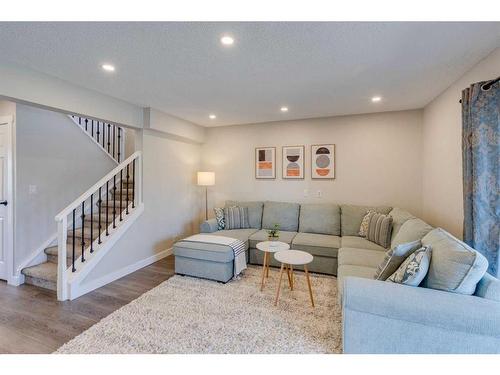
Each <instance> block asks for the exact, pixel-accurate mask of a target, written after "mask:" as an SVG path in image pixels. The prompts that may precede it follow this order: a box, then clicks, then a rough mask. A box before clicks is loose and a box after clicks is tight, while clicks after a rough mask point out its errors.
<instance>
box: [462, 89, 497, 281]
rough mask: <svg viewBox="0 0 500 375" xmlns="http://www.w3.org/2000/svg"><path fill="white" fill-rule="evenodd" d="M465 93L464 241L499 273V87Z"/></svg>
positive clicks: (463, 146) (463, 152)
mask: <svg viewBox="0 0 500 375" xmlns="http://www.w3.org/2000/svg"><path fill="white" fill-rule="evenodd" d="M485 83H486V82H478V83H475V84H473V85H471V86H470V87H469V88H467V89H465V90H463V92H462V162H463V188H464V189H463V190H464V241H465V242H466V243H467V244H469V245H470V246H471V247H473V248H474V249H476V250H477V251H479V252H480V253H482V254H484V255H485V256H486V258H487V259H488V261H489V269H488V271H489V272H490V273H491V274H492V275H494V276H499V269H500V257H499V252H500V172H499V168H500V161H499V158H500V142H499V138H500V137H499V132H500V125H499V123H500V114H499V112H500V83H499V82H496V83H494V84H493V85H491V86H490V87H489V88H488V89H487V90H485V88H483V87H482V86H484V84H485Z"/></svg>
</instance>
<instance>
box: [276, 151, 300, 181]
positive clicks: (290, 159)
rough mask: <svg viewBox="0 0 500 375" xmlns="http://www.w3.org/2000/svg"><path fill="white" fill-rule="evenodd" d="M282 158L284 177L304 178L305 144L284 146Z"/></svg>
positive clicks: (292, 178)
mask: <svg viewBox="0 0 500 375" xmlns="http://www.w3.org/2000/svg"><path fill="white" fill-rule="evenodd" d="M281 160H282V163H283V166H282V173H283V178H284V179H287V180H288V179H290V180H294V179H303V178H304V146H283V148H282V159H281Z"/></svg>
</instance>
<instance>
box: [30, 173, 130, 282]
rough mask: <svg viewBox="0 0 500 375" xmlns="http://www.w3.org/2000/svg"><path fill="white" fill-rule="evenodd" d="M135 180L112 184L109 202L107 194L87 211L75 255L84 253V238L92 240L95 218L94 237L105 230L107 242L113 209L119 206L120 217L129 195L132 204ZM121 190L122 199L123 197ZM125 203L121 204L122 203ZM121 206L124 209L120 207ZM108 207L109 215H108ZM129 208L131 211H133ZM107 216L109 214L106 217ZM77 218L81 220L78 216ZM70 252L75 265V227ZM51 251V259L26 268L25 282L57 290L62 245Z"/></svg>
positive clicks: (77, 231)
mask: <svg viewBox="0 0 500 375" xmlns="http://www.w3.org/2000/svg"><path fill="white" fill-rule="evenodd" d="M131 187H132V183H131V182H129V183H128V184H127V182H123V183H122V185H121V188H120V187H119V186H117V189H116V190H115V192H113V188H112V187H111V188H110V191H109V193H110V197H109V200H108V202H106V198H103V200H102V203H101V205H100V206H99V205H98V204H96V205H95V207H94V214H93V215H92V220H91V215H90V213H87V214H86V215H85V219H84V223H83V229H82V225H81V223H79V224H78V226H77V228H75V233H74V234H75V258H76V259H78V258H79V257H80V256H81V255H82V240H83V239H84V240H85V243H86V244H89V243H90V242H89V241H90V239H91V230H90V229H91V222H92V226H93V229H92V239H93V240H96V239H97V237H98V236H99V232H100V234H101V239H102V241H103V242H104V241H105V238H106V224H108V225H110V224H112V222H113V209H114V207H116V216H115V220H117V221H119V220H120V212H121V213H122V217H124V215H125V211H126V204H127V196H128V203H129V205H130V204H131V203H132V198H133V190H132V189H131ZM120 194H121V201H120ZM120 203H121V206H120ZM120 207H121V209H120ZM106 211H107V215H106ZM130 212H131V211H130V209H129V213H130ZM99 216H100V218H101V229H100V230H99ZM106 216H107V217H106ZM77 221H79V220H78V219H77ZM66 243H67V253H66V263H67V265H68V267H70V266H71V262H72V257H73V251H72V249H73V230H68V237H67V242H66ZM44 252H45V254H46V255H47V262H45V263H41V264H38V265H36V266H32V267H27V268H24V269H23V270H22V271H21V273H22V274H23V275H24V279H25V281H24V282H25V283H26V284H31V285H35V286H38V287H41V288H45V289H50V290H57V262H58V249H57V245H53V246H50V247H47V248H46V249H45V250H44ZM88 252H89V245H85V254H88Z"/></svg>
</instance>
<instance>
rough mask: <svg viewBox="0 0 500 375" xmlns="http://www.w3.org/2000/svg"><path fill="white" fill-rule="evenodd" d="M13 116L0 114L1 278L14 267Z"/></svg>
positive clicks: (10, 272)
mask: <svg viewBox="0 0 500 375" xmlns="http://www.w3.org/2000/svg"><path fill="white" fill-rule="evenodd" d="M12 123H13V117H12V116H0V279H2V280H7V281H10V278H11V277H12V276H13V269H14V259H13V258H14V250H13V249H14V247H13V237H14V226H13V207H12V203H13V199H12V198H13V197H12V196H13V171H14V168H13V161H12V159H13V158H12Z"/></svg>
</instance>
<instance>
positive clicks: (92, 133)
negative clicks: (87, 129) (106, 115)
mask: <svg viewBox="0 0 500 375" xmlns="http://www.w3.org/2000/svg"><path fill="white" fill-rule="evenodd" d="M91 135H92V138H94V120H92V132H91Z"/></svg>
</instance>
